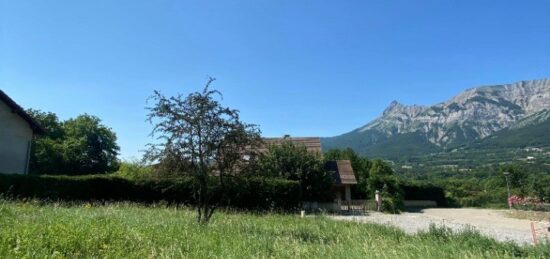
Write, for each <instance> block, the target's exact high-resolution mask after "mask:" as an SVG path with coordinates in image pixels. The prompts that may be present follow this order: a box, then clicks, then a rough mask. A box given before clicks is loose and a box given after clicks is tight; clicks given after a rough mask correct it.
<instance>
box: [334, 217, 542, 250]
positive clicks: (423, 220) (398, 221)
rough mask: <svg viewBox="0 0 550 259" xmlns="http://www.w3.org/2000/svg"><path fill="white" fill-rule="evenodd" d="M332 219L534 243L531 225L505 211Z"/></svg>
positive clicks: (539, 224) (538, 224)
mask: <svg viewBox="0 0 550 259" xmlns="http://www.w3.org/2000/svg"><path fill="white" fill-rule="evenodd" d="M333 218H334V219H337V220H355V221H361V222H370V223H377V224H383V225H392V226H396V227H399V228H401V229H403V230H404V231H405V232H407V233H416V232H418V231H422V230H427V229H429V227H430V225H431V224H435V225H438V226H441V225H445V226H446V227H449V228H451V229H453V230H455V231H460V230H462V229H464V228H466V227H470V228H474V229H476V230H478V231H479V232H480V233H482V234H484V235H486V236H489V237H492V238H494V239H496V240H499V241H513V242H515V243H517V244H532V243H533V239H532V234H531V225H530V222H531V221H529V220H524V219H514V218H508V217H506V216H505V212H504V211H502V210H490V209H424V210H422V211H421V212H406V213H402V214H399V215H390V214H383V213H379V212H369V214H368V215H367V216H334V217H333ZM544 225H548V223H542V222H538V223H537V226H538V227H540V228H542V227H543V226H544Z"/></svg>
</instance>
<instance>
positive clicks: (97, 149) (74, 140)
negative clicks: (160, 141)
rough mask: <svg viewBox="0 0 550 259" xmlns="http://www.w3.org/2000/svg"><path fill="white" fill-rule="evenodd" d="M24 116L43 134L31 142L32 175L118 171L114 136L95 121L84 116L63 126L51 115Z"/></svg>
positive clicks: (90, 117) (109, 130) (65, 122)
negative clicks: (37, 125) (32, 119)
mask: <svg viewBox="0 0 550 259" xmlns="http://www.w3.org/2000/svg"><path fill="white" fill-rule="evenodd" d="M27 112H28V113H29V115H31V116H32V117H33V118H34V119H35V120H36V121H37V122H38V123H39V124H40V125H41V126H42V127H43V128H44V129H45V131H46V134H45V135H44V136H37V137H35V138H34V140H33V147H32V149H31V159H30V160H31V163H30V171H31V173H33V174H68V175H72V174H97V173H107V172H114V171H116V170H117V169H118V165H119V161H118V159H117V154H118V151H119V146H118V145H117V144H116V135H115V133H114V132H113V131H112V130H111V129H110V128H108V127H106V126H105V125H103V124H101V120H100V119H99V118H98V117H95V116H91V115H87V114H84V115H80V116H78V117H76V118H74V119H69V120H67V121H64V122H62V121H60V120H59V118H58V117H57V115H55V114H54V113H51V112H42V111H39V110H28V111H27Z"/></svg>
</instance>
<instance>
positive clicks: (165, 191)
mask: <svg viewBox="0 0 550 259" xmlns="http://www.w3.org/2000/svg"><path fill="white" fill-rule="evenodd" d="M193 186H195V181H194V179H193V178H189V177H188V178H177V179H170V180H153V179H148V180H129V179H126V178H122V177H118V176H110V175H87V176H45V175H44V176H37V175H29V176H26V175H2V174H0V194H3V195H4V196H8V197H14V198H38V199H49V200H63V201H132V202H145V203H151V202H158V201H166V202H170V203H180V204H188V205H193V204H195V197H194V195H193V194H194V192H193V189H194V188H193ZM214 188H216V186H214ZM225 194H226V195H225V197H224V199H221V200H222V201H223V204H222V205H223V206H226V207H232V208H239V209H254V210H293V209H296V208H298V207H299V206H300V203H301V187H300V184H299V182H297V181H288V180H283V179H269V178H268V179H266V178H243V179H241V178H234V179H227V182H226V192H225ZM215 199H217V200H220V197H215Z"/></svg>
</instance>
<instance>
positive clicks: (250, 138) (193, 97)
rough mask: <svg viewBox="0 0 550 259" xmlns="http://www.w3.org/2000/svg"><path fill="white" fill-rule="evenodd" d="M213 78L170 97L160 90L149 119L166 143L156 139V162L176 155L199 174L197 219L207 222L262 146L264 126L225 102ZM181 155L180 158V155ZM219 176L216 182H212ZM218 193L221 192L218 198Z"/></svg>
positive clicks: (148, 156) (151, 155) (153, 158)
mask: <svg viewBox="0 0 550 259" xmlns="http://www.w3.org/2000/svg"><path fill="white" fill-rule="evenodd" d="M214 80H215V79H213V78H210V79H209V80H208V82H207V84H206V86H205V87H204V89H203V91H202V92H194V93H191V94H189V95H187V96H182V95H177V96H174V97H166V96H164V95H162V94H161V93H160V92H158V91H155V92H154V95H153V96H151V98H150V100H152V101H154V103H153V105H152V106H150V107H147V109H148V110H149V114H148V120H149V121H150V122H151V123H152V124H153V125H154V128H153V132H152V135H154V136H157V139H158V141H159V142H160V143H156V144H150V145H149V146H150V149H149V151H148V152H147V154H146V156H145V158H146V159H147V160H149V161H152V162H161V161H163V160H166V159H170V160H171V161H172V162H175V163H176V164H180V165H185V168H188V170H190V172H191V174H192V175H193V176H194V177H195V179H196V180H197V183H198V184H197V189H196V196H197V198H198V199H197V212H198V217H197V220H198V222H199V223H200V224H207V223H208V221H209V220H210V218H211V216H212V214H213V213H214V211H215V209H216V207H217V206H218V204H217V202H216V201H215V200H214V199H216V200H218V201H219V200H220V198H219V197H222V199H223V197H224V194H225V185H226V184H225V182H226V180H225V178H226V176H228V175H235V173H236V172H237V171H238V170H240V169H241V168H243V167H244V166H245V165H246V164H247V163H248V158H249V157H250V155H249V153H250V152H252V151H253V150H256V148H255V147H256V146H257V145H258V144H259V141H260V132H259V130H258V128H257V127H256V126H255V125H250V124H246V123H244V122H242V121H241V120H240V117H239V111H237V110H234V109H230V108H227V107H224V106H222V105H221V104H220V102H219V101H218V99H217V98H216V97H217V96H221V94H220V93H219V92H218V91H215V90H211V89H210V85H211V83H212V82H213V81H214ZM174 160H176V161H174ZM213 181H215V184H214V185H212V183H213ZM216 197H218V198H216Z"/></svg>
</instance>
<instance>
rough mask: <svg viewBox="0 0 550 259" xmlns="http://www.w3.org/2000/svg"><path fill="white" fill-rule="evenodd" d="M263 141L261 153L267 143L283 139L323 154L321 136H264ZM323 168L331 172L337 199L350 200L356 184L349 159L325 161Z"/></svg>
mask: <svg viewBox="0 0 550 259" xmlns="http://www.w3.org/2000/svg"><path fill="white" fill-rule="evenodd" d="M263 140H264V142H265V143H266V144H267V145H266V146H264V147H262V148H261V149H260V150H259V151H260V152H261V153H263V152H267V149H268V148H267V146H268V145H279V144H281V143H283V141H290V142H292V143H293V144H294V145H297V146H305V147H306V149H307V151H308V152H311V153H317V154H319V155H321V156H322V155H323V150H322V148H321V138H319V137H296V138H295V137H289V136H285V137H283V138H264V139H263ZM325 170H327V171H328V172H330V173H331V175H332V178H333V184H332V189H331V190H332V192H333V193H334V196H335V199H336V200H337V201H346V202H350V201H351V186H352V185H356V184H357V180H356V179H355V174H354V172H353V167H352V166H351V162H350V161H349V160H336V161H327V162H326V164H325Z"/></svg>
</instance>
